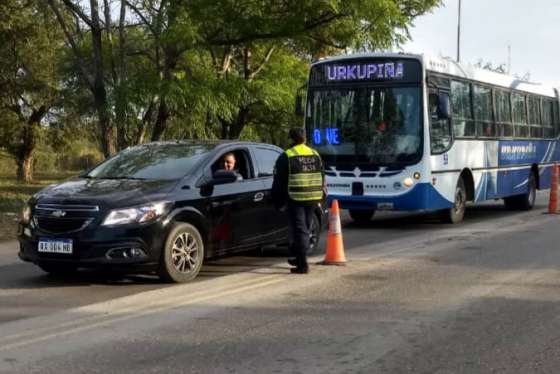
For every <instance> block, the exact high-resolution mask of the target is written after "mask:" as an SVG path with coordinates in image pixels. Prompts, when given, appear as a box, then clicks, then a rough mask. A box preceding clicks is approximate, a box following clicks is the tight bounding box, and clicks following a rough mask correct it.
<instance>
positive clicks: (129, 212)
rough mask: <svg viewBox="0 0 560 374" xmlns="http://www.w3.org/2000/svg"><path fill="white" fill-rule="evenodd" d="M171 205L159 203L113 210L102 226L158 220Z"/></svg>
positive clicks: (164, 202)
mask: <svg viewBox="0 0 560 374" xmlns="http://www.w3.org/2000/svg"><path fill="white" fill-rule="evenodd" d="M171 205H172V204H171V203H170V202H168V201H160V202H157V203H152V204H148V205H143V206H139V207H132V208H126V209H114V210H111V211H110V212H109V214H108V215H107V217H106V218H105V220H104V221H103V223H102V225H103V226H111V225H125V224H127V223H144V222H149V221H153V220H155V219H158V218H159V217H161V216H163V215H165V214H167V212H169V209H171Z"/></svg>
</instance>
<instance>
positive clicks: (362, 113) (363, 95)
mask: <svg viewBox="0 0 560 374" xmlns="http://www.w3.org/2000/svg"><path fill="white" fill-rule="evenodd" d="M558 107H559V98H558V92H557V91H556V90H555V89H554V88H552V87H547V86H544V85H540V84H532V83H528V82H524V81H520V80H518V79H515V78H513V77H510V76H506V75H502V74H498V73H494V72H491V71H486V70H482V69H476V68H474V67H472V66H470V65H461V64H458V63H456V62H454V61H451V60H446V59H439V58H432V57H427V56H423V55H410V54H400V53H399V54H386V53H383V54H377V53H376V54H361V55H347V56H339V57H333V58H328V59H323V60H321V61H318V62H316V63H314V64H313V65H312V67H311V72H310V77H309V82H308V85H307V101H306V106H305V110H304V113H303V114H304V116H305V126H306V131H307V136H308V139H309V143H310V144H311V145H312V146H314V148H315V149H317V150H318V152H319V153H320V154H321V156H322V157H323V159H324V162H325V173H326V176H327V178H326V179H327V187H328V199H329V200H331V201H332V200H333V199H337V200H338V201H339V204H340V206H341V208H342V209H347V210H349V213H350V216H351V217H352V218H353V219H354V220H356V221H360V222H364V221H367V220H369V219H370V218H371V217H372V215H373V214H374V212H375V211H376V210H405V211H440V213H441V216H442V219H444V220H445V221H447V222H452V223H456V222H460V221H461V220H462V219H463V216H464V213H465V204H466V202H467V201H472V202H482V201H485V200H490V199H504V201H505V204H506V206H507V207H508V208H511V209H523V210H528V209H531V208H532V207H533V205H534V202H535V195H536V190H537V189H546V188H549V187H550V180H551V170H552V168H551V166H552V165H553V162H554V161H557V160H558V157H559V151H558V135H559V127H560V120H559V113H558V112H559V109H558Z"/></svg>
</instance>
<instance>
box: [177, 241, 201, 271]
mask: <svg viewBox="0 0 560 374" xmlns="http://www.w3.org/2000/svg"><path fill="white" fill-rule="evenodd" d="M198 254H199V251H198V242H197V240H196V239H195V238H194V236H193V235H191V234H190V233H188V232H184V233H181V234H180V235H178V236H177V237H176V238H175V240H174V241H173V247H172V250H171V259H172V262H173V266H174V267H175V270H177V271H178V272H180V273H183V274H188V273H190V272H192V271H193V270H194V269H195V268H196V266H197V264H198V257H199V256H198Z"/></svg>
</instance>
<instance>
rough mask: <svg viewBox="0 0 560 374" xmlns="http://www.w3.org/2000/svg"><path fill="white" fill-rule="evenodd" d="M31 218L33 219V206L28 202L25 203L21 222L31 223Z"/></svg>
mask: <svg viewBox="0 0 560 374" xmlns="http://www.w3.org/2000/svg"><path fill="white" fill-rule="evenodd" d="M30 220H31V207H30V206H29V205H28V204H25V206H24V207H23V209H22V210H21V223H23V224H24V225H26V224H28V223H29V221H30Z"/></svg>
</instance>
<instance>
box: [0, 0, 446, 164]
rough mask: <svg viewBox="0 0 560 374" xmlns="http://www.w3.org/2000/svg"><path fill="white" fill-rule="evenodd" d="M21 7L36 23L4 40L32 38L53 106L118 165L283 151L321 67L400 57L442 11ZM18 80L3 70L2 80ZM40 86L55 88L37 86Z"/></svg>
mask: <svg viewBox="0 0 560 374" xmlns="http://www.w3.org/2000/svg"><path fill="white" fill-rule="evenodd" d="M14 4H16V5H15V7H16V8H18V10H19V11H20V13H21V14H20V16H19V17H22V18H25V17H29V18H28V21H27V22H25V20H24V21H21V20H14V19H11V18H10V17H7V18H6V20H4V21H1V23H2V30H5V32H6V33H7V36H2V37H6V38H8V39H9V35H10V33H12V34H11V35H12V38H13V35H15V34H18V35H26V34H29V35H30V36H29V37H30V38H31V39H29V40H30V42H29V45H30V49H31V50H33V49H34V50H35V51H38V50H40V51H41V52H40V53H39V56H38V57H39V58H38V60H37V61H33V63H35V62H37V63H40V64H43V65H45V66H52V67H53V72H54V71H55V70H56V71H57V72H59V73H61V75H59V76H56V77H55V76H52V75H51V77H50V78H49V84H45V85H44V87H51V88H52V87H55V88H56V89H55V92H56V95H54V96H52V95H51V96H52V97H58V98H60V97H62V104H61V106H60V109H58V114H59V117H60V118H62V120H59V121H58V123H61V122H62V123H66V122H72V123H76V124H79V126H87V127H88V128H92V126H93V128H95V129H96V132H95V138H96V139H98V140H99V144H100V148H101V149H102V151H103V152H104V153H105V155H106V156H109V155H111V154H112V153H114V152H115V151H118V150H120V149H123V148H125V147H127V146H129V145H133V144H138V143H141V142H144V141H146V140H150V139H151V140H159V139H163V138H195V139H196V138H239V137H242V138H246V139H253V140H262V141H267V142H272V143H276V144H282V142H283V140H284V138H285V136H283V134H284V133H285V131H286V129H287V128H288V127H289V126H293V125H294V124H295V123H297V121H298V119H297V118H296V117H295V116H294V114H293V103H294V96H295V93H296V92H297V90H298V89H299V88H300V87H302V86H303V85H304V84H305V79H306V75H307V71H308V68H309V63H310V62H311V61H312V60H314V59H317V58H320V57H324V56H327V55H332V54H340V53H344V52H346V51H375V50H385V49H390V48H391V47H393V46H397V45H399V44H400V43H402V42H404V41H405V40H407V38H408V37H409V34H408V28H409V26H410V25H411V23H412V22H413V20H414V19H415V18H416V17H418V16H419V15H422V14H424V13H426V12H428V11H429V10H430V9H432V8H434V7H435V6H438V5H439V4H440V0H284V1H264V0H243V1H241V0H214V1H207V0H47V1H43V2H41V1H39V0H35V1H33V0H27V1H25V0H17V1H15V3H14ZM39 4H42V5H41V7H40V8H41V11H43V12H44V11H45V10H47V13H48V16H46V15H43V19H45V20H46V19H48V20H49V22H50V23H49V29H48V30H46V31H47V32H46V33H40V32H38V30H40V28H41V27H43V28H45V27H46V24H38V25H33V24H32V22H29V20H34V19H35V18H34V17H32V16H30V12H37V11H38V6H39ZM47 4H48V6H47ZM3 6H4V7H9V5H3ZM0 10H1V11H2V14H12V13H13V14H18V13H17V12H15V13H14V12H12V11H10V10H8V9H6V10H4V9H0ZM14 17H15V16H14ZM55 19H56V22H55V23H54V24H53V20H55ZM28 28H30V29H32V30H35V31H29V30H28ZM18 38H19V37H18ZM18 38H15V39H18ZM16 41H17V42H18V43H19V42H20V40H16ZM48 43H50V44H48ZM6 45H9V43H3V44H2V46H1V48H3V49H2V51H3V52H2V53H3V56H4V55H5V56H8V55H9V54H7V52H6V51H9V47H5V46H6ZM2 58H4V57H2ZM47 60H48V61H49V62H47ZM2 61H4V60H2ZM40 61H41V62H40ZM51 61H56V62H54V65H53V63H52V62H51ZM49 64H50V65H49ZM57 64H58V65H57ZM57 67H58V68H57ZM8 75H9V74H4V71H2V77H4V76H8ZM12 75H13V72H12ZM37 82H44V79H43V80H41V78H40V77H37V80H36V81H35V83H37ZM37 84H38V83H37ZM18 87H21V84H18ZM27 87H28V88H27V91H28V92H31V91H33V92H34V95H36V96H37V98H36V99H35V101H34V102H36V105H39V103H42V102H43V101H44V102H45V105H47V107H48V108H51V107H52V105H53V104H52V102H51V101H48V100H47V101H45V100H46V99H45V100H43V99H44V98H46V97H47V96H48V95H47V94H46V92H47V91H48V90H45V89H44V88H41V87H42V86H41V84H38V85H37V86H27ZM48 92H52V91H48ZM51 96H48V97H51ZM2 116H3V118H5V123H11V122H14V123H15V121H16V120H17V115H16V116H14V113H13V112H12V113H11V114H3V115H2ZM4 127H5V130H6V129H7V126H4ZM13 128H15V127H13V126H11V127H10V129H12V130H13ZM12 130H9V131H12ZM9 131H8V130H6V131H4V132H6V133H8V132H9Z"/></svg>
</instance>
